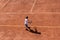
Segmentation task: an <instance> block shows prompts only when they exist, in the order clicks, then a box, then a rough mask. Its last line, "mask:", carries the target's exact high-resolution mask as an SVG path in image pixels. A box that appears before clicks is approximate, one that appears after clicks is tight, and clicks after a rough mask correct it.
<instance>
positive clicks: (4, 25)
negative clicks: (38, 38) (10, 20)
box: [0, 25, 60, 28]
mask: <svg viewBox="0 0 60 40" xmlns="http://www.w3.org/2000/svg"><path fill="white" fill-rule="evenodd" d="M1 26H7V27H24V25H0V27H1ZM31 27H39V28H60V26H31Z"/></svg>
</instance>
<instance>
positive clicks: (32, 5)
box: [30, 0, 37, 12]
mask: <svg viewBox="0 0 60 40" xmlns="http://www.w3.org/2000/svg"><path fill="white" fill-rule="evenodd" d="M36 1H37V0H34V3H33V5H32V7H31V10H30V12H32V11H33V8H34V6H35V4H36Z"/></svg>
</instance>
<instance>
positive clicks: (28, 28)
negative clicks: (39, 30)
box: [24, 16, 30, 30]
mask: <svg viewBox="0 0 60 40" xmlns="http://www.w3.org/2000/svg"><path fill="white" fill-rule="evenodd" d="M28 23H30V22H28V16H26V18H25V21H24V24H25V27H26V30H30V27H29V26H28Z"/></svg>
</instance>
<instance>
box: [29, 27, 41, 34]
mask: <svg viewBox="0 0 60 40" xmlns="http://www.w3.org/2000/svg"><path fill="white" fill-rule="evenodd" d="M29 30H30V31H29V32H31V33H35V34H41V32H38V31H37V29H36V28H35V29H34V30H33V29H29Z"/></svg>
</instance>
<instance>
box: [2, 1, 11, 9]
mask: <svg viewBox="0 0 60 40" xmlns="http://www.w3.org/2000/svg"><path fill="white" fill-rule="evenodd" d="M9 2H10V0H8V1H7V2H6V3H5V4H3V6H2V8H4V7H5V6H6V5H7V4H8V3H9ZM2 8H1V9H2Z"/></svg>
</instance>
